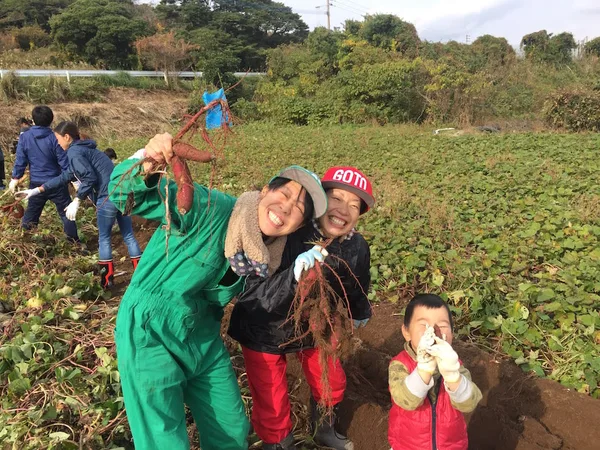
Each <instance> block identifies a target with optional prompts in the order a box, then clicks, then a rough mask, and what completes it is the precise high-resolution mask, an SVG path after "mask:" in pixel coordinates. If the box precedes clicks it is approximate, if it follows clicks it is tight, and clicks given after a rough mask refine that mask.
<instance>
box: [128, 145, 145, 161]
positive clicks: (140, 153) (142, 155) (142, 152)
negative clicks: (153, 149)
mask: <svg viewBox="0 0 600 450" xmlns="http://www.w3.org/2000/svg"><path fill="white" fill-rule="evenodd" d="M145 157H146V149H145V148H142V149H140V150H138V151H137V152H135V153H134V154H133V155H131V156H130V157H129V158H127V159H144V158H145Z"/></svg>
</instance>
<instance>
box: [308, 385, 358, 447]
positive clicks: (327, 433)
mask: <svg viewBox="0 0 600 450" xmlns="http://www.w3.org/2000/svg"><path fill="white" fill-rule="evenodd" d="M338 406H339V405H336V406H334V407H333V411H332V412H331V414H328V415H325V414H323V412H322V411H321V410H319V406H318V405H317V402H316V401H315V399H314V398H313V396H312V395H311V396H310V423H311V431H312V434H313V438H314V440H315V442H316V443H317V444H318V445H321V446H323V447H329V448H333V449H335V450H354V444H353V443H352V441H351V440H350V439H348V438H347V437H346V436H344V435H343V434H341V433H338V432H337V431H335V421H336V417H337V409H338Z"/></svg>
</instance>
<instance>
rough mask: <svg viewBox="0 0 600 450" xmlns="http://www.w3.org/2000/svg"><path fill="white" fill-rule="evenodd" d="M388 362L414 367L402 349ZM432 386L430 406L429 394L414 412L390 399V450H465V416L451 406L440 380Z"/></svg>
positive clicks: (466, 444)
mask: <svg viewBox="0 0 600 450" xmlns="http://www.w3.org/2000/svg"><path fill="white" fill-rule="evenodd" d="M392 361H399V362H401V363H402V364H404V366H405V367H406V368H407V369H408V371H409V372H411V373H412V371H413V370H415V368H416V367H417V362H416V361H415V360H414V359H412V358H411V356H410V355H409V354H408V352H407V351H406V350H405V351H403V352H401V353H400V354H399V355H398V356H396V357H395V358H393V359H392ZM433 389H438V395H437V400H436V402H435V405H434V408H432V405H431V402H430V401H429V397H425V399H424V400H423V404H422V405H421V406H419V407H418V408H417V409H416V410H414V411H407V410H405V409H402V408H400V407H399V406H398V405H396V404H395V403H394V401H393V400H392V409H391V410H390V420H389V428H388V440H389V442H390V445H391V446H392V449H393V450H427V449H432V450H467V447H468V445H469V439H468V436H467V424H466V422H465V418H464V417H463V415H462V413H461V412H460V411H458V410H456V409H454V408H453V407H452V404H451V403H450V396H449V395H448V392H446V389H445V388H444V383H443V382H442V381H441V380H440V381H439V382H438V383H437V384H436V386H435V387H434V388H433Z"/></svg>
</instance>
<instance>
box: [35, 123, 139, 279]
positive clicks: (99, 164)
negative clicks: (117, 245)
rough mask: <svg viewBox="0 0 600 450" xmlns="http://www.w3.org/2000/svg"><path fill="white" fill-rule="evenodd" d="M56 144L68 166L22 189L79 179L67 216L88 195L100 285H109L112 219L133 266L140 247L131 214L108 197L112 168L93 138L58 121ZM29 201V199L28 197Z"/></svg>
mask: <svg viewBox="0 0 600 450" xmlns="http://www.w3.org/2000/svg"><path fill="white" fill-rule="evenodd" d="M54 134H55V136H56V139H57V141H58V143H59V145H60V146H61V147H62V148H63V149H64V150H65V151H66V150H68V151H66V152H63V153H66V154H67V156H68V161H69V169H68V170H66V171H64V172H63V173H62V174H61V175H59V176H57V177H55V178H52V179H51V180H49V181H47V182H46V183H44V184H43V185H42V186H39V187H36V188H34V189H29V190H26V191H23V195H24V196H27V198H29V199H31V198H35V196H37V195H40V194H42V193H47V192H53V191H55V190H57V189H60V188H62V187H64V186H67V185H68V184H69V182H71V181H77V182H79V187H78V188H77V194H76V196H75V198H74V199H73V201H72V202H71V203H70V204H69V205H68V206H67V209H66V211H67V212H66V215H67V218H68V219H71V220H75V217H76V215H77V210H78V209H79V205H80V204H81V201H82V200H85V199H86V198H88V197H89V198H90V199H91V200H92V201H93V202H94V204H95V205H96V210H97V219H98V252H99V254H100V255H99V256H100V257H99V261H98V264H99V265H100V274H101V277H102V279H101V284H102V287H103V288H105V289H106V288H109V287H111V286H112V285H113V277H114V272H115V271H114V265H113V260H112V245H111V231H112V227H113V225H114V223H115V221H116V222H117V224H118V225H119V230H121V235H122V236H123V241H125V245H127V251H128V252H129V257H130V258H131V263H132V264H133V268H134V270H135V268H136V267H137V263H138V261H139V259H140V255H141V250H140V247H139V245H138V242H137V240H136V239H135V236H134V235H133V224H132V221H131V217H129V216H124V215H123V214H122V213H121V212H120V211H118V210H117V207H116V206H115V204H114V203H113V202H111V201H110V200H109V198H108V183H109V182H110V177H111V174H112V172H113V169H114V167H115V166H114V164H113V163H112V161H111V159H110V158H109V157H108V156H107V155H106V154H104V153H103V152H101V151H100V150H98V148H97V147H96V142H95V141H93V140H91V139H85V140H83V139H80V135H79V129H78V128H77V125H76V124H75V123H73V122H61V123H59V124H58V125H57V126H56V128H54ZM30 201H31V200H30Z"/></svg>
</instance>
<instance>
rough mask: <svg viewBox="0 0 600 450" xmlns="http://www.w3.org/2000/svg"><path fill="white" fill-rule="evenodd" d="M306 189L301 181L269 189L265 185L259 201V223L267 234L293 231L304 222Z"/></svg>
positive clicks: (282, 233) (274, 234)
mask: <svg viewBox="0 0 600 450" xmlns="http://www.w3.org/2000/svg"><path fill="white" fill-rule="evenodd" d="M305 197H306V190H304V188H303V187H302V185H301V184H300V183H297V182H296V181H289V182H288V183H286V184H284V185H283V186H280V187H278V188H275V189H273V190H269V189H268V187H267V186H265V187H264V188H263V190H262V192H261V200H260V202H259V203H258V225H259V227H260V231H262V233H263V234H264V235H265V236H269V237H279V236H286V235H288V234H290V233H293V232H294V231H296V230H297V229H298V228H300V227H301V226H302V225H303V224H304V209H305V205H304V199H305Z"/></svg>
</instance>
